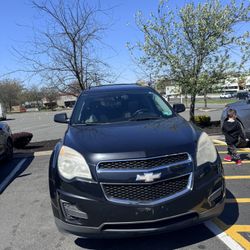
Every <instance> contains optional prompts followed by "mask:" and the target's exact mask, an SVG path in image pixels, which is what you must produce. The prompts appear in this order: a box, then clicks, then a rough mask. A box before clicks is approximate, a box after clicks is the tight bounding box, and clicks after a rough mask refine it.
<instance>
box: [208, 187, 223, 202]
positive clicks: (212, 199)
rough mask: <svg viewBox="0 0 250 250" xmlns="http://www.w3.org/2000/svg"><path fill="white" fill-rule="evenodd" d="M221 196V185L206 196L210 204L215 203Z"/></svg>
mask: <svg viewBox="0 0 250 250" xmlns="http://www.w3.org/2000/svg"><path fill="white" fill-rule="evenodd" d="M222 197H223V187H220V188H218V189H217V190H215V191H214V192H213V193H212V194H211V195H210V196H209V197H208V202H209V204H210V206H212V205H215V204H216V203H217V202H218V201H219V200H221V199H222ZM218 198H220V199H218Z"/></svg>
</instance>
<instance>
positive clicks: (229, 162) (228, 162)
mask: <svg viewBox="0 0 250 250" xmlns="http://www.w3.org/2000/svg"><path fill="white" fill-rule="evenodd" d="M242 163H243V164H244V163H245V164H247V163H250V161H242ZM222 164H223V165H224V164H227V165H228V164H234V165H235V162H234V161H223V162H222Z"/></svg>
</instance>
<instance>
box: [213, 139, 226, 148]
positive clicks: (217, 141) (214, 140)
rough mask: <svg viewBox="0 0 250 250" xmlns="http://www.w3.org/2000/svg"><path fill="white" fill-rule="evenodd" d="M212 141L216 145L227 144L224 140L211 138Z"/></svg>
mask: <svg viewBox="0 0 250 250" xmlns="http://www.w3.org/2000/svg"><path fill="white" fill-rule="evenodd" d="M213 143H215V144H217V145H218V146H225V145H227V144H226V143H225V142H224V141H221V140H217V139H213Z"/></svg>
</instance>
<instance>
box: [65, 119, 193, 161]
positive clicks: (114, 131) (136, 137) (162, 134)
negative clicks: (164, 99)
mask: <svg viewBox="0 0 250 250" xmlns="http://www.w3.org/2000/svg"><path fill="white" fill-rule="evenodd" d="M196 140H197V131H196V130H195V129H194V127H193V126H192V125H191V124H190V123H188V122H187V121H186V120H184V119H183V118H182V117H179V116H177V117H173V118H169V119H161V120H153V121H133V122H127V123H120V124H106V125H92V126H69V128H68V130H67V132H66V134H65V137H64V141H63V144H64V145H66V146H68V147H71V148H73V149H75V150H77V151H78V152H80V153H81V154H82V155H83V156H84V157H85V159H86V160H87V162H88V163H90V164H91V163H92V164H96V163H97V162H99V161H103V160H115V159H117V160H118V159H128V158H143V157H154V156H160V155H165V154H174V153H180V152H188V153H190V154H191V155H192V154H193V153H194V151H195V146H196V143H195V141H196Z"/></svg>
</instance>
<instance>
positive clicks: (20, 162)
mask: <svg viewBox="0 0 250 250" xmlns="http://www.w3.org/2000/svg"><path fill="white" fill-rule="evenodd" d="M25 161H26V158H24V159H22V160H21V161H19V162H18V164H17V165H16V167H15V168H14V169H13V170H12V171H11V172H10V173H9V174H8V175H7V176H6V178H5V179H4V181H3V182H2V183H0V193H2V192H3V190H4V189H5V188H6V186H8V184H9V183H10V181H11V179H12V178H13V177H14V176H15V175H16V174H17V172H18V171H19V170H20V169H21V167H22V165H23V164H24V163H25Z"/></svg>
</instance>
